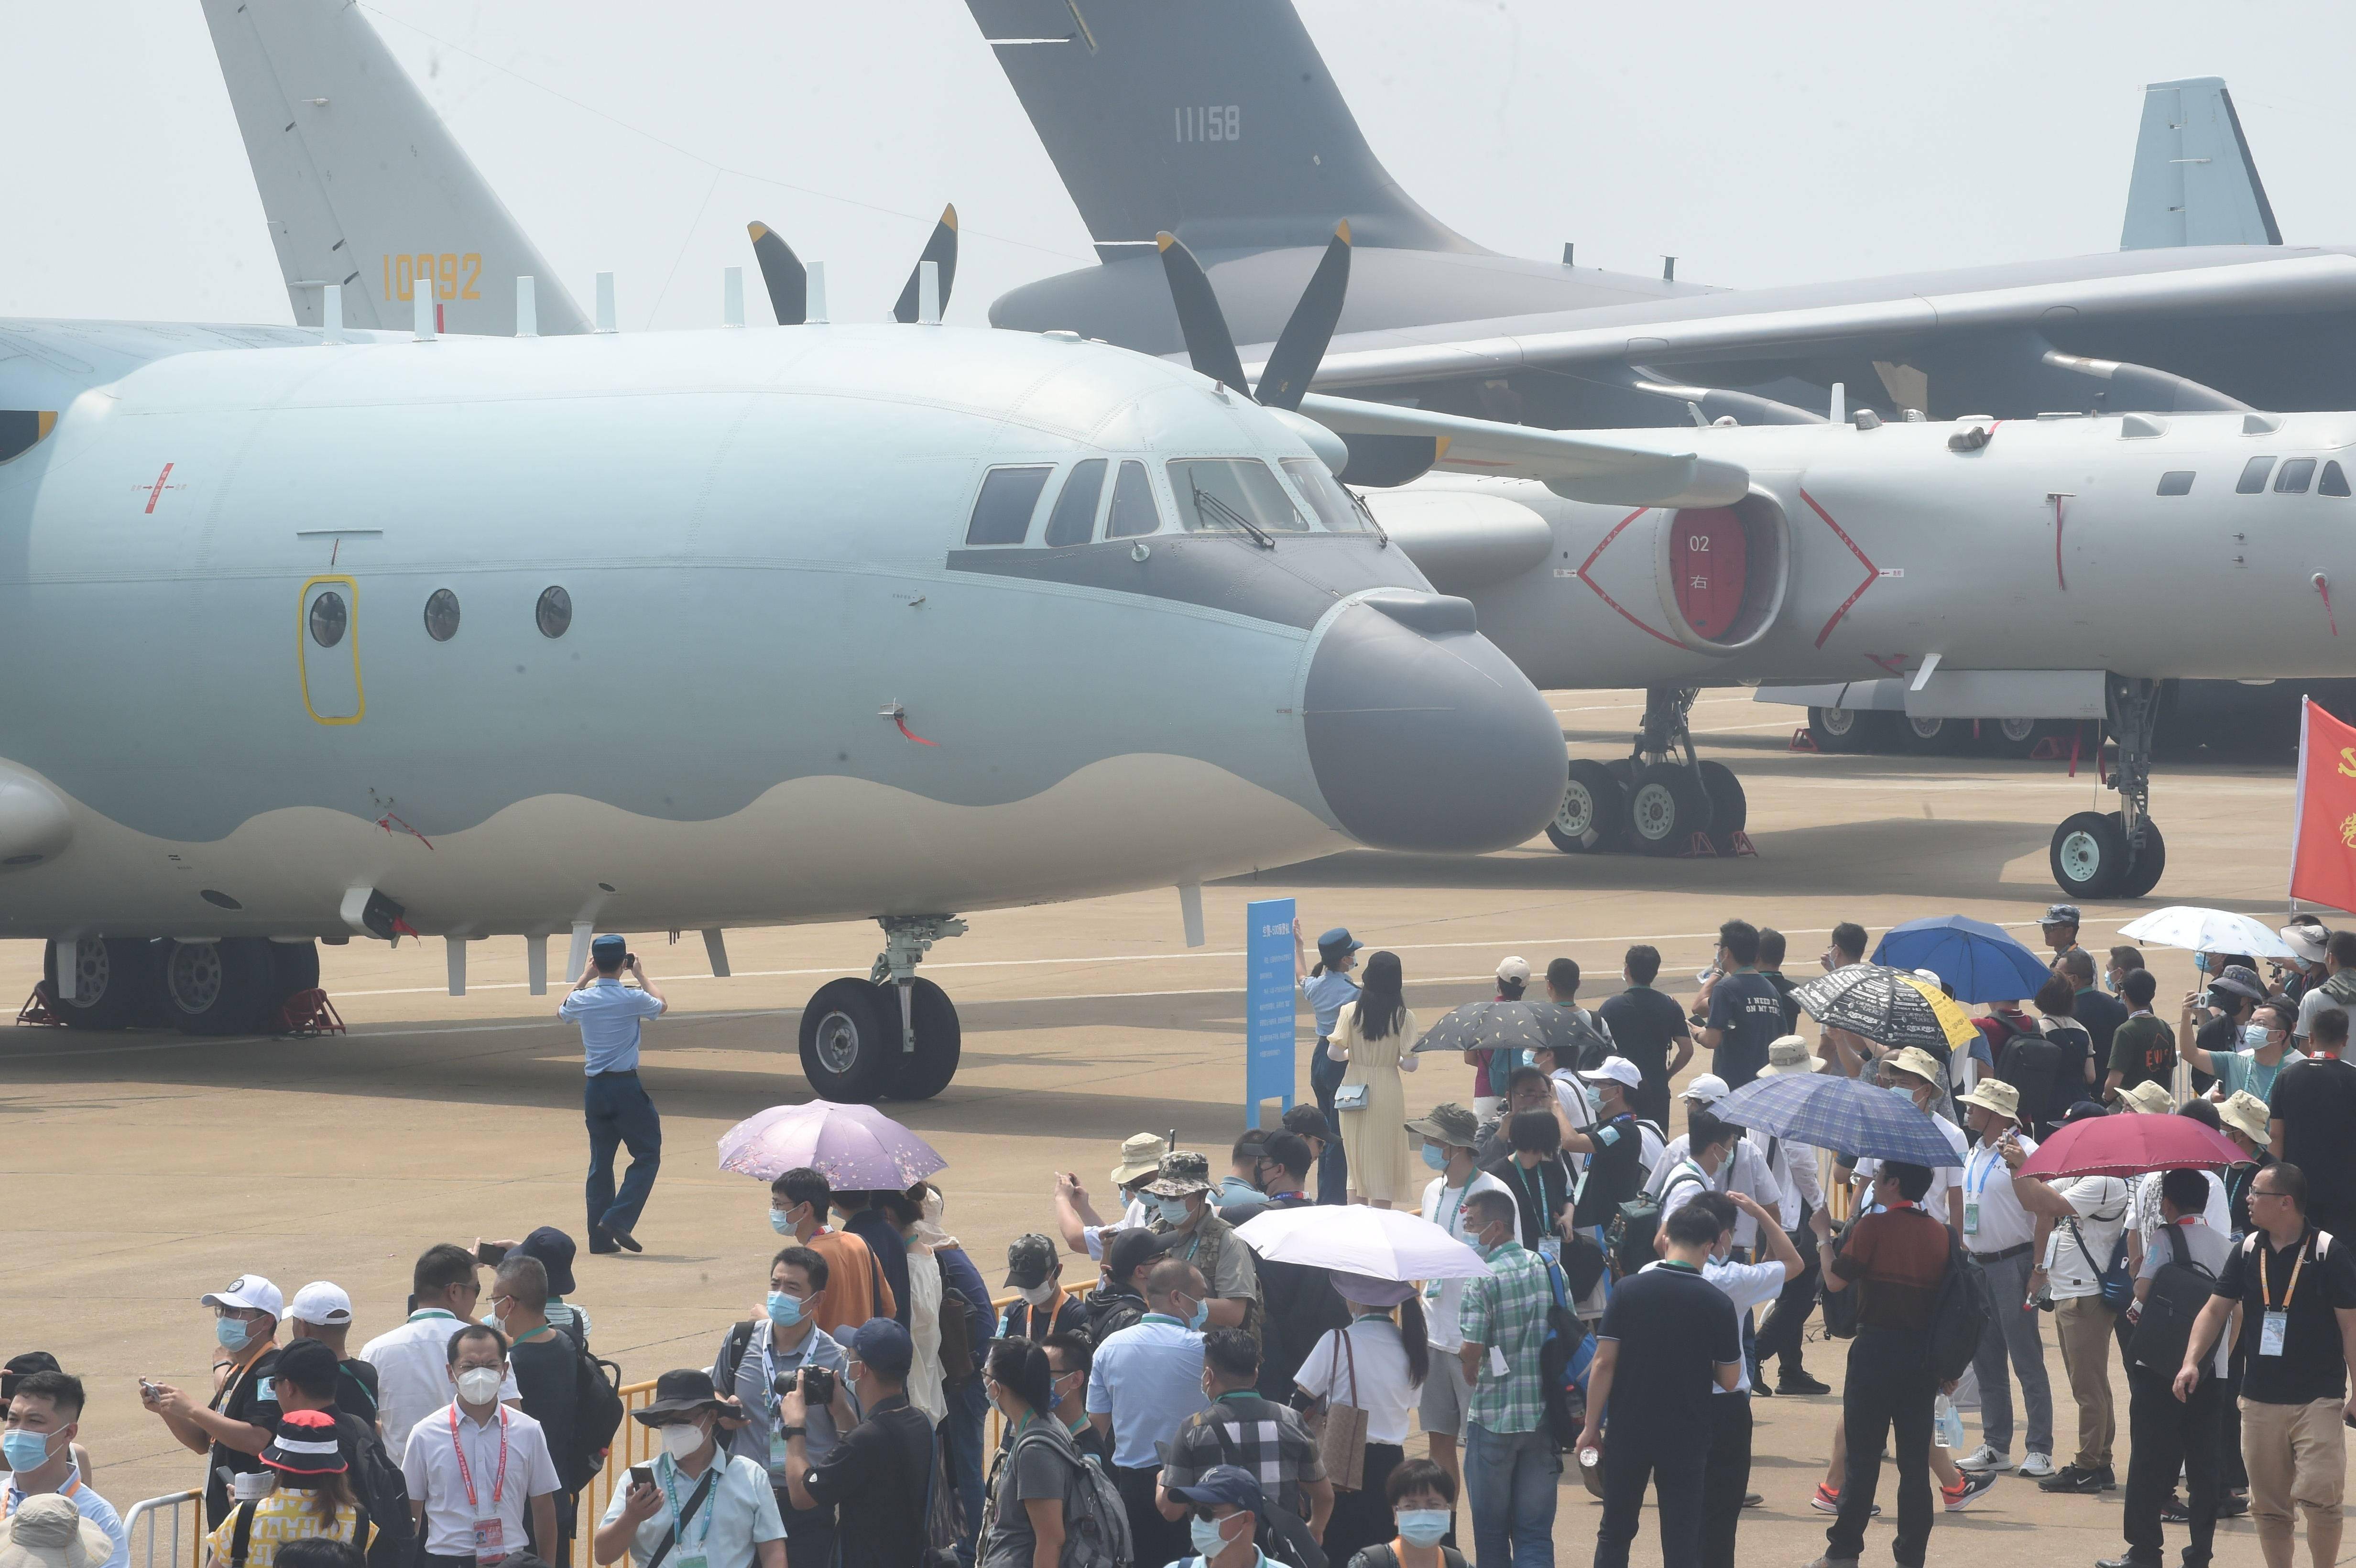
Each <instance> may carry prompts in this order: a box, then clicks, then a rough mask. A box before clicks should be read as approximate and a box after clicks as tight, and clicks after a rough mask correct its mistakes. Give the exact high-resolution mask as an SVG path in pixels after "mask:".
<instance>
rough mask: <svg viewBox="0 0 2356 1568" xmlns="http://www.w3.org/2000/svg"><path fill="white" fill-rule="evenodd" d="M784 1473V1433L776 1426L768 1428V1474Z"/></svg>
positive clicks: (778, 1474)
mask: <svg viewBox="0 0 2356 1568" xmlns="http://www.w3.org/2000/svg"><path fill="white" fill-rule="evenodd" d="M785 1473H786V1435H785V1434H784V1433H783V1432H782V1431H780V1430H778V1429H777V1428H776V1427H774V1426H772V1427H770V1428H769V1474H771V1475H773V1476H783V1475H784V1474H785Z"/></svg>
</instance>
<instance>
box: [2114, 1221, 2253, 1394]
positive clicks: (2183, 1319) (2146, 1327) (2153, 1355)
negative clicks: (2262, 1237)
mask: <svg viewBox="0 0 2356 1568" xmlns="http://www.w3.org/2000/svg"><path fill="white" fill-rule="evenodd" d="M2161 1230H2162V1231H2163V1232H2164V1233H2165V1234H2166V1235H2167V1237H2168V1250H2169V1261H2168V1262H2166V1263H2164V1264H2160V1265H2159V1267H2158V1268H2157V1269H2155V1270H2153V1271H2152V1275H2151V1293H2150V1295H2148V1296H2146V1297H2145V1298H2144V1304H2143V1311H2142V1312H2141V1313H2140V1314H2139V1315H2138V1316H2137V1317H2136V1325H2135V1332H2134V1333H2132V1334H2131V1335H2129V1336H2128V1337H2127V1360H2129V1361H2130V1362H2131V1363H2133V1364H2134V1365H2136V1366H2140V1367H2143V1368H2144V1369H2146V1370H2147V1371H2154V1372H2160V1373H2164V1374H2165V1375H2167V1376H2168V1377H2170V1378H2173V1377H2174V1376H2175V1375H2176V1372H2177V1369H2178V1368H2179V1367H2181V1366H2183V1365H2184V1351H2185V1348H2186V1346H2187V1345H2188V1344H2190V1341H2191V1339H2192V1320H2193V1319H2194V1318H2195V1317H2200V1316H2201V1308H2202V1307H2206V1306H2208V1305H2209V1301H2210V1297H2211V1296H2212V1295H2213V1294H2214V1291H2213V1290H2212V1288H2211V1287H2212V1286H2214V1285H2216V1283H2217V1276H2216V1275H2212V1274H2211V1273H2210V1272H2209V1271H2208V1270H2207V1269H2205V1268H2203V1267H2201V1265H2200V1264H2198V1263H2195V1262H2194V1261H2193V1260H2192V1259H2191V1258H2190V1257H2187V1256H2186V1255H2185V1253H2184V1238H2183V1235H2182V1232H2181V1231H2180V1229H2179V1227H2177V1226H2175V1225H2165V1226H2162V1227H2161ZM2244 1244H2246V1243H2244Z"/></svg>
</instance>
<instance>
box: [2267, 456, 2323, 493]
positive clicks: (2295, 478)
mask: <svg viewBox="0 0 2356 1568" xmlns="http://www.w3.org/2000/svg"><path fill="white" fill-rule="evenodd" d="M2314 477H2315V459H2314V458H2312V457H2294V458H2292V459H2291V460H2290V461H2289V462H2287V463H2286V464H2283V465H2282V472H2281V473H2279V474H2277V475H2275V494H2276V495H2278V496H2304V495H2306V494H2307V486H2308V481H2309V480H2311V479H2313V478H2314Z"/></svg>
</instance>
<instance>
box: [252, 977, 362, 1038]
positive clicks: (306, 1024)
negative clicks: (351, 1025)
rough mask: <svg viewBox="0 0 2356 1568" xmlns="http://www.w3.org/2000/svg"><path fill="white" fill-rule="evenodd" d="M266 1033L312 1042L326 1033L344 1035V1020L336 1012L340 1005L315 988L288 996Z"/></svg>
mask: <svg viewBox="0 0 2356 1568" xmlns="http://www.w3.org/2000/svg"><path fill="white" fill-rule="evenodd" d="M263 1032H264V1033H266V1034H273V1035H292V1036H293V1037H295V1039H297V1040H310V1039H313V1038H316V1036H319V1035H323V1034H342V1033H343V1032H344V1020H343V1017H342V1015H341V1014H339V1013H337V1011H336V1004H335V1003H333V1002H331V1001H329V1000H328V999H327V992H325V991H322V990H319V989H317V988H316V987H314V988H313V989H311V990H308V991H297V992H295V994H294V995H293V996H291V997H287V998H286V1001H285V1004H284V1006H282V1007H281V1008H279V1009H278V1016H277V1017H275V1018H273V1019H271V1020H270V1027H269V1028H268V1029H265V1030H264V1031H263Z"/></svg>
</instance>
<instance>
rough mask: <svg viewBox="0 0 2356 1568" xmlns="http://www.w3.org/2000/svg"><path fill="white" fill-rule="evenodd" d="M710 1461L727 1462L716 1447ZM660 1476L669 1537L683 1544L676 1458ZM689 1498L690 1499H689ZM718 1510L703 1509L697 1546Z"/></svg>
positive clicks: (714, 1507) (683, 1523)
mask: <svg viewBox="0 0 2356 1568" xmlns="http://www.w3.org/2000/svg"><path fill="white" fill-rule="evenodd" d="M663 1457H664V1458H666V1459H670V1456H669V1455H668V1454H666V1455H664V1456H663ZM726 1463H727V1459H726V1456H723V1454H722V1453H721V1452H720V1451H719V1449H718V1448H717V1447H714V1448H713V1449H712V1464H714V1465H724V1464H726ZM662 1478H663V1500H664V1501H666V1502H668V1503H669V1504H670V1533H671V1539H672V1540H674V1541H679V1542H680V1544H681V1545H685V1544H686V1542H687V1521H686V1520H682V1519H680V1517H679V1461H678V1460H676V1459H671V1460H670V1463H669V1464H668V1465H665V1466H664V1467H662ZM706 1478H707V1479H708V1478H710V1477H709V1471H708V1470H707V1472H706ZM491 1500H492V1501H493V1502H497V1501H498V1498H497V1497H494V1498H492V1499H491ZM690 1500H692V1499H690ZM719 1511H720V1506H719V1505H718V1504H717V1503H714V1504H713V1505H712V1507H710V1508H708V1509H704V1510H703V1533H702V1534H701V1535H699V1536H697V1537H696V1538H695V1543H696V1544H697V1545H698V1546H701V1545H702V1544H703V1543H704V1542H705V1541H709V1540H711V1539H712V1515H713V1514H715V1513H717V1512H719Z"/></svg>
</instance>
